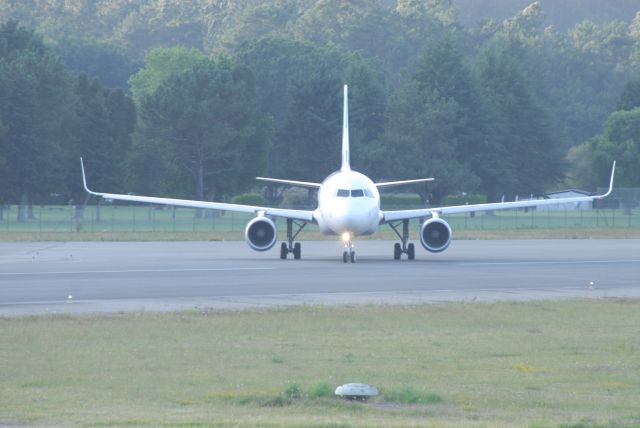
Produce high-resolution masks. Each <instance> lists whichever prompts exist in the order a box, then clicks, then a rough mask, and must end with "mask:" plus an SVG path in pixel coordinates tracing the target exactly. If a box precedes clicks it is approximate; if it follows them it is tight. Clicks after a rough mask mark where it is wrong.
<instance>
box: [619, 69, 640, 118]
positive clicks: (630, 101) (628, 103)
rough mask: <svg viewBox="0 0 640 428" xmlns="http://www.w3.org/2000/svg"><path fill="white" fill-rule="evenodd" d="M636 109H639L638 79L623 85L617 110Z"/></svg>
mask: <svg viewBox="0 0 640 428" xmlns="http://www.w3.org/2000/svg"><path fill="white" fill-rule="evenodd" d="M636 107H640V77H636V78H635V79H631V80H629V81H628V82H627V83H626V84H625V85H624V89H623V90H622V94H621V95H620V101H618V108H617V110H633V109H634V108H636Z"/></svg>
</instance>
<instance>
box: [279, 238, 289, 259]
mask: <svg viewBox="0 0 640 428" xmlns="http://www.w3.org/2000/svg"><path fill="white" fill-rule="evenodd" d="M288 253H289V249H288V248H287V243H286V242H283V243H282V244H281V245H280V258H281V259H282V260H285V259H286V258H287V254H288Z"/></svg>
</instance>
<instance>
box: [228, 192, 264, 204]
mask: <svg viewBox="0 0 640 428" xmlns="http://www.w3.org/2000/svg"><path fill="white" fill-rule="evenodd" d="M231 202H233V203H234V204H241V205H257V206H264V198H263V197H262V195H260V194H259V193H242V194H240V195H236V196H234V197H233V198H232V199H231Z"/></svg>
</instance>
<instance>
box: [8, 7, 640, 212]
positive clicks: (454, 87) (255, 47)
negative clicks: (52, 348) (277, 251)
mask: <svg viewBox="0 0 640 428" xmlns="http://www.w3.org/2000/svg"><path fill="white" fill-rule="evenodd" d="M0 23H2V24H1V27H0V183H1V185H0V207H2V206H3V204H18V205H19V206H20V209H19V210H18V214H17V215H18V218H19V219H25V218H27V217H28V216H29V212H30V211H31V210H30V209H29V208H32V207H33V205H34V204H44V203H55V204H61V203H62V204H74V205H77V206H82V205H84V204H86V203H87V200H88V196H87V195H86V194H85V193H84V192H83V189H82V187H81V186H82V183H81V180H80V171H79V161H78V159H79V157H80V156H84V158H85V163H86V166H87V169H88V175H89V177H88V178H89V181H90V182H91V185H92V187H94V188H96V189H99V190H101V191H109V192H114V193H116V192H135V193H139V194H153V195H161V196H173V197H182V198H196V199H201V200H228V199H230V198H231V196H233V195H238V194H239V193H242V192H247V191H250V190H257V191H261V192H264V197H265V198H266V199H267V202H268V203H279V202H280V201H281V199H282V189H277V188H275V189H274V188H265V189H262V188H260V187H256V182H255V181H254V177H255V176H258V175H267V176H271V177H277V178H289V179H298V180H304V181H320V180H322V179H323V178H324V177H325V176H326V175H328V174H329V173H330V172H331V169H332V165H333V168H335V167H337V165H338V164H339V158H340V153H339V151H340V146H339V141H340V132H341V122H340V121H341V113H342V112H341V103H342V96H341V91H342V85H343V84H344V83H348V84H349V86H350V114H351V118H350V120H351V140H352V164H353V167H354V168H355V169H357V170H359V171H361V172H363V173H365V174H367V175H369V176H370V177H372V178H373V179H375V180H384V179H408V178H418V177H426V176H434V177H436V178H437V180H436V181H435V182H434V183H432V184H429V185H428V186H425V187H420V188H418V189H416V190H417V191H418V193H419V194H420V196H421V198H422V201H423V203H431V204H437V203H440V202H441V201H442V200H443V198H444V197H445V196H447V195H460V194H466V195H471V194H481V195H486V198H487V199H488V200H499V199H501V198H502V197H506V198H511V197H514V196H515V195H518V194H519V195H527V196H528V195H530V194H531V195H542V194H544V193H545V192H547V191H549V190H554V189H559V188H565V187H576V188H582V189H587V190H595V187H596V186H597V185H603V184H605V183H606V182H607V177H608V174H609V171H610V167H611V162H612V161H613V159H617V160H618V165H619V169H618V175H617V181H616V185H617V186H621V187H625V186H627V187H638V186H640V6H639V5H638V3H637V1H634V0H616V1H601V0H566V1H562V2H560V1H552V0H547V1H538V2H534V3H531V4H529V3H528V2H527V1H515V0H481V1H478V0H473V1H472V0H397V1H392V0H349V1H340V2H337V1H328V0H302V1H292V0H267V1H262V0H260V1H258V0H246V1H242V2H236V1H232V0H192V1H177V0H166V1H150V0H146V1H134V0H108V1H107V0H103V1H88V0H74V1H68V0H66V1H65V0H29V1H20V2H15V1H11V0H0ZM1 215H2V208H0V216H1Z"/></svg>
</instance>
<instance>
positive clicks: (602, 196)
mask: <svg viewBox="0 0 640 428" xmlns="http://www.w3.org/2000/svg"><path fill="white" fill-rule="evenodd" d="M615 174H616V161H613V166H612V167H611V178H610V179H609V190H608V191H607V193H605V194H604V195H600V196H597V198H598V199H603V198H606V197H607V196H609V195H610V194H611V192H612V191H613V177H614V175H615Z"/></svg>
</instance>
